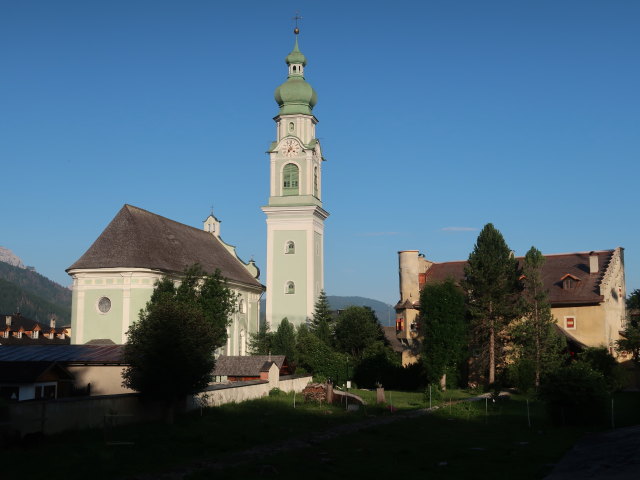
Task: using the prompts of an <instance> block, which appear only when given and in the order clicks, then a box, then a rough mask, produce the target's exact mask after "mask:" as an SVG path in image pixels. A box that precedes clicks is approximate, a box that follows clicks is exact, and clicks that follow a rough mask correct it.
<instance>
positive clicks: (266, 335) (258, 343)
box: [249, 323, 274, 355]
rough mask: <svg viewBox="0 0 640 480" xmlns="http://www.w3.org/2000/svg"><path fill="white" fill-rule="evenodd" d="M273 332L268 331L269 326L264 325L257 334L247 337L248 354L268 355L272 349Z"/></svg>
mask: <svg viewBox="0 0 640 480" xmlns="http://www.w3.org/2000/svg"><path fill="white" fill-rule="evenodd" d="M273 335H274V332H271V331H270V330H269V326H268V325H267V324H266V323H264V324H262V325H260V329H259V330H258V332H257V333H251V334H250V335H249V353H251V354H252V355H268V354H269V353H271V350H272V349H273V347H272V346H271V345H272V343H273Z"/></svg>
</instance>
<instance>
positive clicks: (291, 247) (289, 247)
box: [284, 240, 296, 254]
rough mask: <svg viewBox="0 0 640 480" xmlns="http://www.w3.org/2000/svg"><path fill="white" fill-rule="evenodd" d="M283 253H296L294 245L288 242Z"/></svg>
mask: <svg viewBox="0 0 640 480" xmlns="http://www.w3.org/2000/svg"><path fill="white" fill-rule="evenodd" d="M284 253H286V254H292V253H296V244H295V243H293V242H292V241H291V240H289V241H288V242H287V245H286V246H285V248H284Z"/></svg>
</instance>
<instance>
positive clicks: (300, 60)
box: [274, 36, 318, 115]
mask: <svg viewBox="0 0 640 480" xmlns="http://www.w3.org/2000/svg"><path fill="white" fill-rule="evenodd" d="M286 62H287V65H289V76H288V77H287V81H286V82H284V83H283V84H282V85H280V86H279V87H278V88H276V91H275V94H274V97H275V99H276V102H277V103H278V106H279V107H280V112H279V114H280V115H287V114H303V115H311V114H312V113H311V110H313V107H314V106H315V104H316V102H317V101H318V96H317V94H316V92H315V90H314V89H313V87H311V85H309V84H308V83H307V82H306V81H305V79H304V75H303V73H304V66H305V65H306V64H307V59H306V58H305V56H304V55H303V54H302V52H300V50H299V49H298V37H297V36H296V43H295V45H294V47H293V50H292V51H291V53H290V54H289V55H287V58H286Z"/></svg>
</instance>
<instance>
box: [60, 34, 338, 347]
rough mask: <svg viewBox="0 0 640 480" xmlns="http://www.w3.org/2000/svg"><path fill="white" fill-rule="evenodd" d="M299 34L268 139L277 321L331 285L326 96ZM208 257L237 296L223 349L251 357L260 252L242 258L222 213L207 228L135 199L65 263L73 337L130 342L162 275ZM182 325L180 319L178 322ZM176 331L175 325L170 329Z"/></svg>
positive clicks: (270, 312)
mask: <svg viewBox="0 0 640 480" xmlns="http://www.w3.org/2000/svg"><path fill="white" fill-rule="evenodd" d="M298 33H299V30H298V29H297V28H296V30H295V31H294V34H295V42H294V47H293V50H292V51H291V53H289V55H287V57H286V59H285V61H286V64H287V68H288V76H287V79H286V81H285V82H284V83H283V84H282V85H280V86H279V87H278V88H277V89H276V91H275V100H276V102H277V104H278V107H279V112H278V115H277V116H276V117H275V119H274V120H275V122H276V140H275V141H274V142H272V144H271V145H270V147H269V150H268V154H269V160H270V169H269V172H270V174H269V183H270V196H269V201H268V205H266V206H263V207H262V210H263V212H264V213H265V214H266V217H267V219H266V222H267V280H266V283H267V286H266V290H267V301H266V321H267V324H268V325H269V326H270V327H271V328H272V329H276V328H277V326H278V324H279V323H280V322H281V321H282V319H283V318H285V317H286V318H288V320H289V321H291V322H292V323H293V324H294V325H296V326H297V325H301V324H303V323H305V322H306V321H307V320H308V319H309V318H310V317H311V316H312V314H313V309H314V305H315V301H316V299H317V297H318V295H319V293H320V291H321V290H322V289H323V288H324V284H323V282H324V279H323V263H324V240H323V235H324V220H325V219H326V218H327V217H328V215H329V214H328V213H327V212H326V211H325V210H324V209H323V208H322V193H321V192H322V162H323V161H324V158H323V156H322V150H321V148H320V143H319V141H318V139H317V138H316V131H315V127H316V124H317V123H318V120H317V119H316V117H315V116H314V115H313V113H312V110H313V107H314V106H315V104H316V101H317V96H316V92H315V91H314V90H313V88H312V87H311V85H309V84H308V83H307V82H306V80H305V77H304V68H305V66H306V63H307V61H306V58H305V56H304V55H303V54H302V52H300V50H299V47H298ZM194 263H199V264H200V265H201V266H202V267H203V269H204V270H205V271H206V272H208V273H212V272H213V271H214V270H215V269H216V268H217V269H220V271H221V273H222V275H223V276H224V277H225V278H226V279H227V281H228V285H229V287H230V288H231V289H232V290H233V291H234V292H235V293H236V294H237V296H238V303H237V308H236V312H235V313H234V314H233V318H232V319H231V324H230V326H229V327H228V332H227V333H228V340H227V345H226V346H225V347H223V348H222V349H220V351H219V352H218V353H220V354H225V355H247V354H248V346H249V340H250V335H251V334H254V333H257V332H258V330H259V328H260V298H261V297H262V295H263V293H264V290H265V287H264V286H263V285H262V284H261V283H260V281H259V280H258V278H259V275H260V271H259V269H258V268H257V267H256V265H255V263H254V262H253V260H251V261H250V262H249V263H245V262H243V261H242V260H241V259H240V258H238V256H237V255H236V252H235V247H233V246H232V245H229V244H227V243H225V242H224V241H223V240H222V238H221V236H220V221H219V220H218V219H217V218H216V217H215V216H214V215H213V212H212V213H211V215H209V217H207V218H206V219H205V221H204V225H203V228H202V229H199V228H194V227H191V226H188V225H184V224H181V223H179V222H176V221H174V220H171V219H168V218H165V217H162V216H160V215H157V214H155V213H152V212H149V211H146V210H143V209H142V208H138V207H135V206H133V205H124V206H123V207H122V209H121V210H120V211H119V212H118V213H117V215H116V216H115V217H114V218H113V220H112V221H111V223H109V225H108V226H107V227H106V228H105V230H104V231H103V232H102V234H101V235H100V236H99V237H98V239H97V240H96V241H95V242H94V243H93V245H91V247H90V248H89V249H88V250H87V251H86V252H85V253H84V255H82V256H81V257H80V258H79V259H78V260H77V261H76V262H75V263H74V264H73V265H71V266H70V267H69V268H68V269H67V270H66V271H67V273H68V274H69V275H70V276H71V277H72V279H73V285H72V292H73V298H72V320H71V343H72V344H84V343H87V342H92V343H100V342H102V343H115V344H123V343H125V342H126V338H127V337H126V333H127V330H128V329H129V326H130V325H131V324H132V323H133V322H135V321H136V320H137V318H138V313H139V312H140V310H141V309H143V308H144V307H145V305H146V303H147V301H148V300H149V299H150V297H151V294H152V292H153V288H154V284H155V282H156V281H157V280H159V279H160V278H162V277H163V276H169V277H171V278H174V279H175V280H176V281H179V279H180V275H181V274H182V272H184V270H185V268H186V267H188V266H190V265H193V264H194ZM176 328H179V326H176ZM167 335H171V332H167Z"/></svg>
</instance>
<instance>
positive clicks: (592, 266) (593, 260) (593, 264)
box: [589, 252, 600, 274]
mask: <svg viewBox="0 0 640 480" xmlns="http://www.w3.org/2000/svg"><path fill="white" fill-rule="evenodd" d="M599 271H600V268H599V266H598V254H597V253H596V252H590V253H589V273H591V274H593V273H598V272H599Z"/></svg>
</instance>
